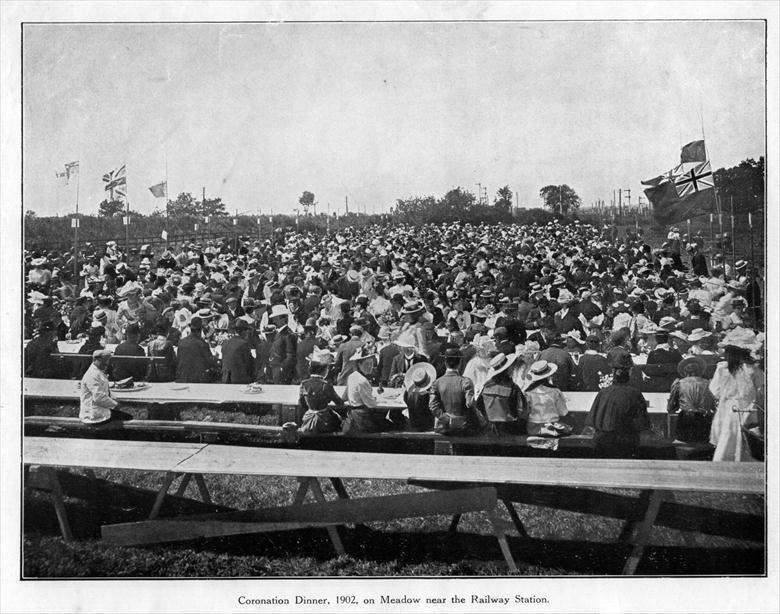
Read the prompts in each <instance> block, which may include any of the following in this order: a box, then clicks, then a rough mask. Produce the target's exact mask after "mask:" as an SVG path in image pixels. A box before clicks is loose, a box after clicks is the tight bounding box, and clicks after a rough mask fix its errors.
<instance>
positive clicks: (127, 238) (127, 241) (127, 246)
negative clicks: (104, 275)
mask: <svg viewBox="0 0 780 614" xmlns="http://www.w3.org/2000/svg"><path fill="white" fill-rule="evenodd" d="M125 264H126V265H127V266H128V267H129V266H130V193H129V190H128V189H127V165H126V164H125Z"/></svg>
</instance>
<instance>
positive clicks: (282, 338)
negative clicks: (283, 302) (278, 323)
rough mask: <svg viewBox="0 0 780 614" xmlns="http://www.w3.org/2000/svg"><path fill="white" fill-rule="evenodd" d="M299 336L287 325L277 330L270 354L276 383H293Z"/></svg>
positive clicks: (269, 362) (269, 358)
mask: <svg viewBox="0 0 780 614" xmlns="http://www.w3.org/2000/svg"><path fill="white" fill-rule="evenodd" d="M297 345H298V338H297V337H296V336H295V334H294V333H293V332H292V331H291V330H290V329H289V327H287V326H283V327H282V328H281V329H280V330H278V331H277V332H276V337H275V338H274V341H273V343H272V344H271V352H270V354H269V356H268V365H269V366H270V367H271V375H272V377H273V383H274V384H292V380H293V375H294V374H295V359H296V352H295V350H296V347H297Z"/></svg>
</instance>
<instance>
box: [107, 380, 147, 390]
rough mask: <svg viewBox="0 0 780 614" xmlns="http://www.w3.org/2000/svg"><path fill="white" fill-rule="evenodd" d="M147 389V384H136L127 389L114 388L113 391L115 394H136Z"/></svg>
mask: <svg viewBox="0 0 780 614" xmlns="http://www.w3.org/2000/svg"><path fill="white" fill-rule="evenodd" d="M149 387H150V386H149V384H147V383H146V382H136V383H135V384H133V385H132V386H130V387H129V388H114V390H115V391H116V392H138V391H139V390H146V389H147V388H149Z"/></svg>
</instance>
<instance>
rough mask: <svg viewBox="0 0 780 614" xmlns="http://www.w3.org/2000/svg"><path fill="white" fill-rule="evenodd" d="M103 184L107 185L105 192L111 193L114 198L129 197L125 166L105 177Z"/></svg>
mask: <svg viewBox="0 0 780 614" xmlns="http://www.w3.org/2000/svg"><path fill="white" fill-rule="evenodd" d="M103 182H104V183H105V184H106V186H105V190H106V191H107V192H108V191H110V192H111V196H112V197H116V196H119V197H120V198H126V197H127V177H126V176H125V165H124V164H123V165H122V166H120V167H119V168H118V169H116V170H113V171H111V172H109V173H106V174H105V175H103Z"/></svg>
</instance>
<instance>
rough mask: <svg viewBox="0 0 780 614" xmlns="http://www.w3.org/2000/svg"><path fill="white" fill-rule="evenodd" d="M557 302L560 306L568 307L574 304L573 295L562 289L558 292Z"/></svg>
mask: <svg viewBox="0 0 780 614" xmlns="http://www.w3.org/2000/svg"><path fill="white" fill-rule="evenodd" d="M557 300H558V302H559V303H560V304H562V305H568V304H570V303H573V302H574V295H573V294H572V293H571V292H569V291H568V290H567V289H566V288H564V289H562V290H561V291H560V292H558V299H557Z"/></svg>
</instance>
